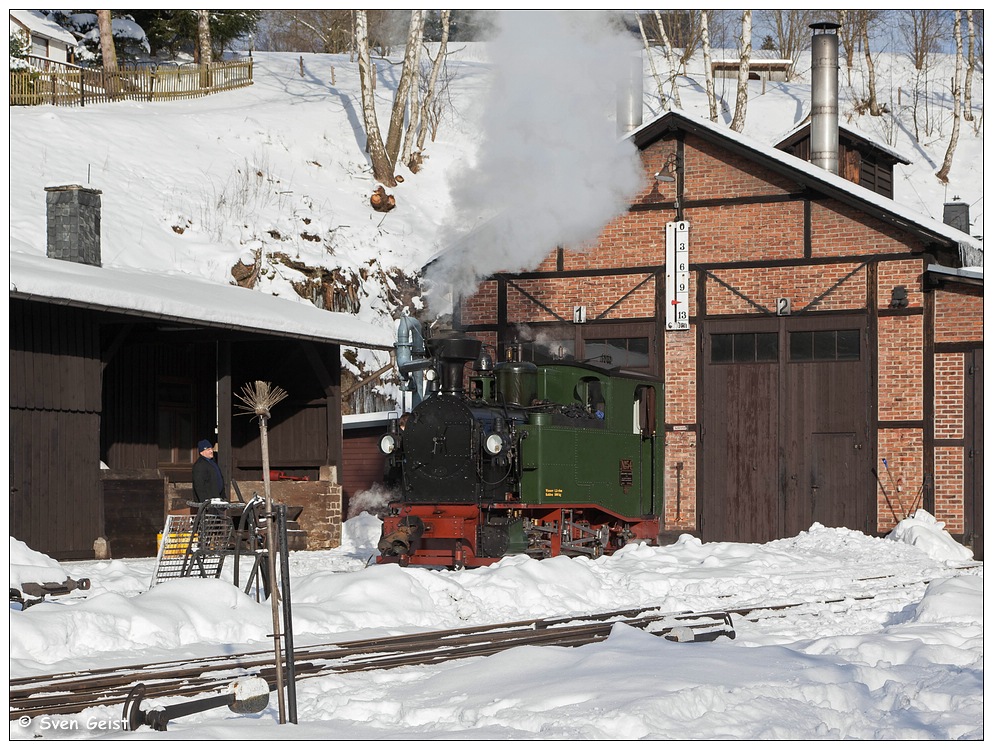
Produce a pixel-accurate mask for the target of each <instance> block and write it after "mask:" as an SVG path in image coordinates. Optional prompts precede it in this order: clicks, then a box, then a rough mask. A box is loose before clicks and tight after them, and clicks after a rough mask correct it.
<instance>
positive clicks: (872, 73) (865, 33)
mask: <svg viewBox="0 0 993 750" xmlns="http://www.w3.org/2000/svg"><path fill="white" fill-rule="evenodd" d="M857 13H858V19H859V33H860V36H861V39H862V51H863V52H864V53H865V68H866V77H867V85H868V87H869V91H868V102H867V104H868V106H869V114H870V115H872V116H873V117H879V116H880V115H882V114H883V110H882V108H881V107H880V106H879V101H878V100H877V98H876V66H875V64H874V63H873V60H872V52H871V50H870V49H869V25H870V24H871V23H872V22H873V21H875V20H876V19H877V17H878V14H877V13H876V12H875V11H871V10H860V11H857Z"/></svg>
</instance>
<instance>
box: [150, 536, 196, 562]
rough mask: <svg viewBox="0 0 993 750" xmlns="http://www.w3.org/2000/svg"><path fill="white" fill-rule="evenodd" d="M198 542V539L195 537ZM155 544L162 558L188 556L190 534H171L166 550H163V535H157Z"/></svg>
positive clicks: (194, 539)
mask: <svg viewBox="0 0 993 750" xmlns="http://www.w3.org/2000/svg"><path fill="white" fill-rule="evenodd" d="M193 541H194V542H196V541H197V538H196V537H193ZM155 543H156V546H157V547H158V549H159V550H161V552H162V557H182V556H183V555H185V554H186V548H187V547H188V546H189V544H190V535H189V534H170V535H169V539H168V540H167V541H166V544H165V549H162V534H156V535H155Z"/></svg>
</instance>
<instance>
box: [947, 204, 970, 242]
mask: <svg viewBox="0 0 993 750" xmlns="http://www.w3.org/2000/svg"><path fill="white" fill-rule="evenodd" d="M957 197H958V196H956V198H957ZM942 220H943V221H944V222H945V223H946V224H947V225H948V226H950V227H954V228H955V229H958V230H959V231H960V232H965V233H966V234H969V204H968V203H960V202H958V201H954V202H952V203H946V204H945V211H944V214H943V216H942Z"/></svg>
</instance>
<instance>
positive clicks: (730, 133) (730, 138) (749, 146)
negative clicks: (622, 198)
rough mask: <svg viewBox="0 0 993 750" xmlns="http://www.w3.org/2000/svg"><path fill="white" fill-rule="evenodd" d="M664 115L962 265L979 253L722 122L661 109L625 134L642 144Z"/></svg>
mask: <svg viewBox="0 0 993 750" xmlns="http://www.w3.org/2000/svg"><path fill="white" fill-rule="evenodd" d="M667 119H670V120H678V121H680V122H681V123H682V124H683V125H685V126H687V127H689V128H690V129H692V130H694V131H696V132H698V133H705V134H709V135H713V136H716V137H717V138H720V139H722V140H724V141H725V142H728V143H733V144H735V145H737V146H739V147H741V148H742V149H743V150H747V151H749V152H751V153H752V155H753V156H758V157H761V158H762V159H763V160H764V161H765V162H766V163H769V164H778V165H780V166H781V167H782V168H785V169H787V170H790V171H791V172H793V173H794V174H797V175H799V176H801V177H802V178H803V180H804V181H805V182H807V183H810V184H817V185H818V187H819V188H820V189H822V190H825V191H826V192H828V193H830V194H831V195H832V196H834V197H837V198H841V199H848V200H851V201H852V202H853V203H857V204H858V205H859V207H861V208H862V209H863V210H866V211H867V212H870V213H872V214H873V215H876V216H879V217H880V218H882V219H884V220H885V221H889V222H891V223H893V224H895V225H897V226H901V227H903V228H905V229H909V230H911V231H915V230H916V231H917V232H918V233H924V234H927V235H930V236H931V237H933V238H935V239H937V240H941V241H943V242H945V243H947V244H949V245H954V246H957V248H958V251H959V256H960V258H961V259H962V264H963V265H968V264H969V262H968V259H969V258H974V257H976V256H977V255H979V256H981V255H982V251H983V243H982V241H981V240H978V239H976V238H975V237H973V236H972V235H970V234H966V233H965V232H962V231H960V230H958V229H955V228H954V227H951V226H949V225H948V224H945V223H943V222H941V221H937V220H935V219H932V218H931V217H929V216H924V215H923V214H919V213H916V212H915V211H912V210H910V209H908V208H906V207H904V206H902V205H900V204H899V203H897V202H895V201H893V200H890V199H889V198H885V197H883V196H882V195H880V194H879V193H876V192H873V191H872V190H869V189H867V188H864V187H862V186H861V185H856V184H855V183H854V182H851V181H849V180H846V179H845V178H844V177H840V176H838V175H836V174H832V173H831V172H828V171H826V170H824V169H821V168H820V167H818V166H815V165H813V164H811V163H809V162H806V161H804V160H803V159H798V158H797V157H795V156H793V155H791V154H788V153H786V152H785V151H780V150H779V149H777V148H774V147H772V146H768V145H766V144H764V143H761V142H759V141H757V140H755V139H754V138H751V137H750V136H747V135H744V134H742V133H738V132H736V131H734V130H731V129H730V128H729V127H727V126H725V125H719V124H717V123H714V122H711V121H710V120H708V119H706V118H704V117H698V116H696V115H692V114H689V113H686V112H680V111H677V110H672V111H669V112H664V113H662V114H660V115H659V116H658V117H655V118H653V119H651V120H649V121H648V122H646V123H644V124H643V125H641V127H639V128H637V129H635V130H633V131H631V132H630V133H628V135H627V137H628V138H631V139H633V140H634V141H635V142H636V143H639V145H641V147H643V145H644V143H645V142H650V141H651V140H652V139H653V137H654V135H655V134H656V133H658V132H660V131H661V130H663V129H664V127H665V123H664V121H665V120H667Z"/></svg>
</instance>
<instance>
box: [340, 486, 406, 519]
mask: <svg viewBox="0 0 993 750" xmlns="http://www.w3.org/2000/svg"><path fill="white" fill-rule="evenodd" d="M396 499H397V493H396V492H395V491H393V490H390V489H388V488H386V487H384V486H383V485H381V484H379V483H378V482H376V483H375V484H373V485H372V487H370V488H369V489H367V490H360V491H358V492H356V493H355V494H354V495H352V497H351V498H350V499H349V501H348V518H355V517H356V516H359V515H361V514H362V513H368V514H369V515H371V516H380V517H382V516H383V515H385V513H386V512H387V511H388V510H389V504H390V502H391V501H392V500H396Z"/></svg>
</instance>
